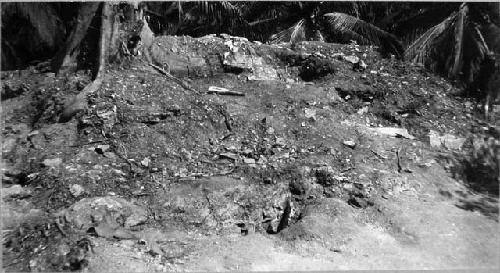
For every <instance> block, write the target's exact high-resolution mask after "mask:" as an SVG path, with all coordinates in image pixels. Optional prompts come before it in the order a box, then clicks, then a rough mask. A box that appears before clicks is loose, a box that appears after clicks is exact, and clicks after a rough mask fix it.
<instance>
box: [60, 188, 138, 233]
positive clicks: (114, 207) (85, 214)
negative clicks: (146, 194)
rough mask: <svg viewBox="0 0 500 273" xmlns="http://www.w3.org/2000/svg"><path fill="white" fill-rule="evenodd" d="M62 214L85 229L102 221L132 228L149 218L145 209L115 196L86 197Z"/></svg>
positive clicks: (78, 227) (115, 226)
mask: <svg viewBox="0 0 500 273" xmlns="http://www.w3.org/2000/svg"><path fill="white" fill-rule="evenodd" d="M60 214H61V215H64V217H65V219H66V221H67V222H69V223H71V224H72V225H73V226H74V227H76V228H77V229H80V230H85V231H87V230H88V229H89V228H91V227H97V226H99V225H100V224H101V223H105V224H106V225H110V226H112V227H113V228H118V227H125V228H131V227H135V226H137V225H140V224H142V223H144V222H145V221H146V220H147V219H148V213H147V211H146V210H145V209H143V208H141V207H139V206H137V205H134V204H132V203H130V202H128V201H126V200H124V199H122V198H120V197H114V196H106V197H93V198H84V199H82V200H80V201H78V202H76V203H75V204H73V205H72V206H71V207H69V208H68V209H65V210H63V211H61V212H60ZM103 232H105V231H103Z"/></svg>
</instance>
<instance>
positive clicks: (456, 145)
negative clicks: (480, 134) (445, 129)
mask: <svg viewBox="0 0 500 273" xmlns="http://www.w3.org/2000/svg"><path fill="white" fill-rule="evenodd" d="M465 140H466V139H465V138H462V137H457V136H454V135H452V134H444V135H442V136H441V135H440V134H439V133H438V132H436V131H434V130H430V131H429V142H430V144H431V147H438V148H439V147H445V148H447V149H450V150H460V149H461V148H462V146H463V144H464V142H465Z"/></svg>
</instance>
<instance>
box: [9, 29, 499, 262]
mask: <svg viewBox="0 0 500 273" xmlns="http://www.w3.org/2000/svg"><path fill="white" fill-rule="evenodd" d="M145 51H147V55H148V57H149V58H150V60H151V61H152V62H153V63H154V64H155V66H157V67H160V68H161V69H163V71H166V72H168V73H169V75H170V76H165V75H163V74H161V73H159V72H158V69H155V68H154V67H152V66H151V65H149V63H148V62H147V61H145V60H142V59H140V58H131V59H128V60H123V61H122V62H121V63H115V64H112V65H110V66H109V68H108V70H107V71H106V74H105V75H104V78H103V84H102V86H101V88H100V89H99V90H98V91H97V92H96V93H94V94H91V95H89V97H88V109H87V110H86V111H84V112H81V113H79V114H77V115H76V116H75V117H73V118H72V119H71V120H70V121H68V122H65V123H60V122H58V121H59V120H60V119H59V117H60V115H61V113H62V112H63V110H64V105H65V102H66V101H67V100H68V98H70V97H71V96H73V95H75V94H77V93H78V92H79V91H80V90H82V89H83V88H84V87H85V85H86V84H88V83H89V82H90V77H89V76H88V75H87V74H85V73H74V74H69V73H66V74H61V75H54V74H52V73H43V72H40V71H38V70H37V69H36V68H35V67H31V68H29V69H27V70H24V71H8V72H2V75H1V76H2V88H3V89H2V117H3V118H2V176H3V179H2V187H3V189H2V221H3V230H2V232H3V238H4V239H3V266H4V268H5V269H6V271H60V270H83V269H86V270H89V271H90V272H106V271H113V272H119V271H127V272H130V271H133V272H155V271H229V270H231V271H233V270H234V271H238V270H244V271H248V270H259V271H271V270H345V269H495V268H498V267H499V263H498V254H499V247H500V245H499V240H498V239H499V238H498V234H499V233H498V174H499V165H498V162H499V158H498V155H499V150H500V147H499V146H500V145H499V141H498V140H499V129H498V126H499V125H500V123H499V120H500V119H498V117H499V113H498V111H497V112H495V113H494V115H495V117H496V119H493V120H494V123H488V122H485V121H483V120H482V119H481V118H480V113H479V112H478V106H477V103H476V102H475V101H472V100H467V99H464V98H460V97H457V96H455V95H454V94H456V93H458V91H459V90H457V89H456V88H455V87H453V86H452V85H451V84H450V83H449V82H447V81H446V80H444V79H442V78H440V77H438V76H435V75H433V74H430V73H428V72H427V71H425V69H423V68H422V67H419V66H415V65H412V64H408V63H405V62H402V61H399V60H394V59H392V60H391V59H382V58H380V56H379V55H378V54H377V53H376V51H374V49H373V48H371V47H361V46H358V45H355V44H351V45H336V44H325V43H319V42H303V43H300V44H298V45H295V46H294V47H293V49H292V48H291V47H290V45H288V44H282V45H273V46H271V45H262V44H260V43H258V42H249V41H247V40H246V39H244V38H238V37H231V36H227V35H222V36H220V37H219V36H213V35H212V36H205V37H202V38H197V39H194V38H190V37H156V38H155V39H154V40H153V42H152V45H151V47H150V48H149V49H145ZM172 76H174V77H176V78H177V80H172V79H173V77H172ZM179 79H180V81H179ZM180 83H182V84H180ZM187 85H189V86H190V87H191V88H186V86H187ZM214 87H217V88H214ZM221 90H222V91H224V92H225V93H220V94H217V92H221ZM214 93H215V94H214ZM4 94H7V95H4ZM495 122H496V123H495ZM495 172H496V173H495Z"/></svg>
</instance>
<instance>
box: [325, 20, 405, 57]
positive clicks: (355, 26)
mask: <svg viewBox="0 0 500 273" xmlns="http://www.w3.org/2000/svg"><path fill="white" fill-rule="evenodd" d="M323 19H324V23H325V30H324V32H325V33H327V34H329V35H330V36H333V39H334V40H335V39H338V38H339V37H344V38H346V37H349V38H351V39H353V40H355V41H356V42H358V43H360V44H373V45H377V46H379V47H381V48H383V49H384V50H385V51H387V52H391V53H394V54H396V55H398V56H400V55H401V54H402V53H403V47H402V46H401V43H400V42H399V41H398V39H397V38H396V36H394V35H392V34H390V33H388V32H386V31H384V30H382V29H380V28H378V27H376V26H374V25H372V24H370V23H367V22H365V21H363V20H361V19H358V18H356V17H354V16H351V15H348V14H345V13H338V12H335V13H327V14H325V15H323Z"/></svg>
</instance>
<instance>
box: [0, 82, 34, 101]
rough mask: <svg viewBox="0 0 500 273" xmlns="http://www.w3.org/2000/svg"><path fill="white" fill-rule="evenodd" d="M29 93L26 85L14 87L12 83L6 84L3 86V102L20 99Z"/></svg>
mask: <svg viewBox="0 0 500 273" xmlns="http://www.w3.org/2000/svg"><path fill="white" fill-rule="evenodd" d="M27 91H28V87H27V86H26V85H25V84H22V83H21V84H19V85H17V86H16V85H14V84H11V83H5V84H3V85H2V94H1V97H2V101H4V100H8V99H11V98H15V97H19V96H21V95H22V94H24V93H25V92H27Z"/></svg>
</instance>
